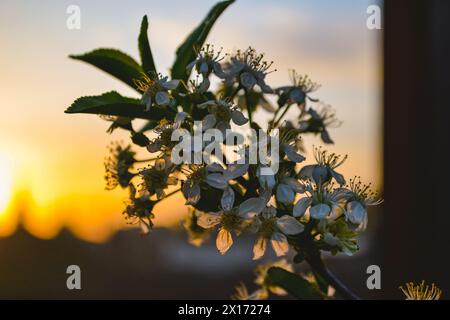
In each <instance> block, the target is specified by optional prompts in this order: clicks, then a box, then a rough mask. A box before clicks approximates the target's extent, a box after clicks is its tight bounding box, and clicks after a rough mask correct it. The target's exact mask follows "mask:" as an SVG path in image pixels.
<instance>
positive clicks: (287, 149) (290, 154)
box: [282, 144, 305, 162]
mask: <svg viewBox="0 0 450 320" xmlns="http://www.w3.org/2000/svg"><path fill="white" fill-rule="evenodd" d="M282 147H283V151H284V153H286V156H287V158H288V159H289V160H290V161H292V162H302V161H304V160H305V157H304V156H302V155H301V154H299V153H297V151H296V148H295V147H294V146H292V145H290V144H283V146H282Z"/></svg>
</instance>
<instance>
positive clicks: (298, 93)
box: [289, 88, 306, 104]
mask: <svg viewBox="0 0 450 320" xmlns="http://www.w3.org/2000/svg"><path fill="white" fill-rule="evenodd" d="M289 99H291V100H294V101H295V102H297V103H299V104H301V103H304V102H305V99H306V94H305V93H304V92H303V91H302V90H300V89H299V88H294V89H292V90H291V92H290V93H289Z"/></svg>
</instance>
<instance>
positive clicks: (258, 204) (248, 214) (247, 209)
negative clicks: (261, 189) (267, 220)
mask: <svg viewBox="0 0 450 320" xmlns="http://www.w3.org/2000/svg"><path fill="white" fill-rule="evenodd" d="M266 204H267V201H266V199H265V198H262V197H257V198H250V199H247V200H245V201H244V202H242V203H241V204H240V205H239V217H241V218H242V219H251V218H253V217H254V216H255V215H258V214H260V213H261V211H263V209H264V208H265V207H266Z"/></svg>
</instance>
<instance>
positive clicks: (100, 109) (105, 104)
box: [65, 91, 174, 120]
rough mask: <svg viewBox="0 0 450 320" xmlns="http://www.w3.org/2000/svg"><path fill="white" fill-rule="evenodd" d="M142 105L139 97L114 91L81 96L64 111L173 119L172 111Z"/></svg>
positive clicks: (150, 118) (148, 118)
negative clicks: (130, 96) (147, 108)
mask: <svg viewBox="0 0 450 320" xmlns="http://www.w3.org/2000/svg"><path fill="white" fill-rule="evenodd" d="M144 108H145V107H144V105H142V104H141V102H140V100H139V99H134V98H127V97H123V96H121V95H120V94H119V93H117V92H115V91H110V92H107V93H104V94H102V95H100V96H88V97H81V98H78V99H77V100H75V101H74V102H73V103H72V105H71V106H70V107H69V108H67V110H66V111H65V113H91V114H103V115H112V116H120V117H129V118H140V119H147V120H161V119H163V118H166V119H173V117H174V112H173V111H171V110H170V109H167V108H163V107H159V108H156V107H152V108H151V109H150V111H144Z"/></svg>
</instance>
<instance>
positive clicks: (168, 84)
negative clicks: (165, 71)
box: [161, 80, 180, 90]
mask: <svg viewBox="0 0 450 320" xmlns="http://www.w3.org/2000/svg"><path fill="white" fill-rule="evenodd" d="M179 83H180V80H171V81H166V82H164V83H162V84H161V86H162V87H163V88H164V89H166V90H173V89H175V88H176V87H178V84H179Z"/></svg>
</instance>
